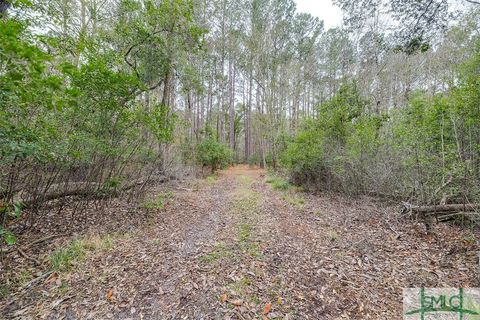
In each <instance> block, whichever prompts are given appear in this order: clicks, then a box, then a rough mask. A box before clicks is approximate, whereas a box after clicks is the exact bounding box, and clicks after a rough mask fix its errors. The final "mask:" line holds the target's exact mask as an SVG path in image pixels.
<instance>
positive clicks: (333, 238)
mask: <svg viewBox="0 0 480 320" xmlns="http://www.w3.org/2000/svg"><path fill="white" fill-rule="evenodd" d="M327 238H328V240H330V241H331V242H338V241H340V240H341V238H342V237H341V236H340V235H339V234H338V233H337V232H336V231H335V230H330V231H328V233H327Z"/></svg>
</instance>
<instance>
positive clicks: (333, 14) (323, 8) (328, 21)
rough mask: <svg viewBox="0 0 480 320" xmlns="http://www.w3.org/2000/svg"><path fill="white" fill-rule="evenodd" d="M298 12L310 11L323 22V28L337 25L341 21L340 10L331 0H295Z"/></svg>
mask: <svg viewBox="0 0 480 320" xmlns="http://www.w3.org/2000/svg"><path fill="white" fill-rule="evenodd" d="M295 2H296V3H297V9H298V11H300V12H306V13H310V14H311V15H312V16H315V17H319V18H320V19H321V20H323V21H324V22H325V29H329V28H334V27H338V26H340V25H341V23H342V10H340V8H338V7H336V6H334V5H333V3H332V0H295Z"/></svg>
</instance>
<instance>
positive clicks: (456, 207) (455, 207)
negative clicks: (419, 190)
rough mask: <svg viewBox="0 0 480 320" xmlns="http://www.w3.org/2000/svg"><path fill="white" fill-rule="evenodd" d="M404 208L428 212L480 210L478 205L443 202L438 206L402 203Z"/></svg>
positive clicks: (414, 211)
mask: <svg viewBox="0 0 480 320" xmlns="http://www.w3.org/2000/svg"><path fill="white" fill-rule="evenodd" d="M404 207H405V209H407V211H410V212H412V213H419V214H430V213H454V212H473V211H477V210H480V205H473V204H444V205H438V206H412V205H409V204H408V203H404Z"/></svg>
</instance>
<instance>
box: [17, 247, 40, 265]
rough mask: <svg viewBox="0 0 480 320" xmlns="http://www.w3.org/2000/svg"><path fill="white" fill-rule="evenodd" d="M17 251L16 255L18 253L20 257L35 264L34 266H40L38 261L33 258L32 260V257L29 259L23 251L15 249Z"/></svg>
mask: <svg viewBox="0 0 480 320" xmlns="http://www.w3.org/2000/svg"><path fill="white" fill-rule="evenodd" d="M17 251H18V253H20V255H21V256H22V257H24V258H25V259H27V260H30V261H33V262H35V264H36V265H37V266H39V265H41V263H40V261H38V260H37V259H35V258H33V257H30V256H29V255H27V254H26V253H25V251H23V250H22V249H20V248H17Z"/></svg>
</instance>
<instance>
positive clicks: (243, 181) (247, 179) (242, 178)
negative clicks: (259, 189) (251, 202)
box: [237, 176, 255, 185]
mask: <svg viewBox="0 0 480 320" xmlns="http://www.w3.org/2000/svg"><path fill="white" fill-rule="evenodd" d="M237 180H238V181H239V182H240V183H241V184H243V185H251V184H252V183H253V182H254V181H255V179H253V178H252V177H249V176H238V177H237Z"/></svg>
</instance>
